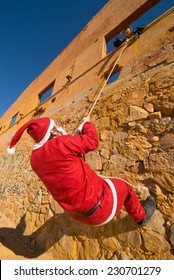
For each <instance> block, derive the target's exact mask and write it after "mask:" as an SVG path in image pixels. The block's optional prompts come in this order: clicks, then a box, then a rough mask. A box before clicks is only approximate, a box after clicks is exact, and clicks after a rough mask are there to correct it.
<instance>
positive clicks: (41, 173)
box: [9, 118, 145, 225]
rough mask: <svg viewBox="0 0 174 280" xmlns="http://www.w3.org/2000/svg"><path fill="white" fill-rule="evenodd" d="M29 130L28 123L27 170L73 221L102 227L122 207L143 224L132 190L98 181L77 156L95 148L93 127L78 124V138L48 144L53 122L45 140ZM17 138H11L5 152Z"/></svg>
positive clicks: (141, 210) (115, 182) (115, 181)
mask: <svg viewBox="0 0 174 280" xmlns="http://www.w3.org/2000/svg"><path fill="white" fill-rule="evenodd" d="M40 119H46V118H40ZM40 119H38V120H40ZM48 119H49V118H48ZM31 122H32V121H31ZM35 122H37V120H35ZM29 123H30V122H29ZM31 126H32V124H31V123H30V124H29V125H28V126H24V128H25V129H26V127H28V128H27V132H28V133H29V134H30V136H32V137H33V139H35V141H36V145H35V146H34V147H33V151H32V154H31V166H32V168H33V170H34V171H35V173H36V174H37V176H38V177H39V178H40V179H41V180H42V182H43V183H44V185H45V186H46V188H47V189H48V191H49V192H50V193H51V194H52V196H53V197H54V199H55V200H56V201H57V202H58V203H59V204H60V205H61V207H62V208H63V209H64V210H65V211H68V212H69V213H70V215H71V216H72V217H73V218H74V219H76V220H78V221H80V222H83V223H85V224H89V225H103V224H106V223H108V222H109V221H110V220H112V219H113V217H114V216H115V215H117V214H118V213H119V211H120V209H121V207H122V206H123V205H124V206H125V209H126V210H127V212H128V214H129V215H131V216H132V217H133V219H134V220H135V221H136V222H138V221H141V220H143V218H144V216H145V211H144V208H143V207H142V206H141V204H140V202H139V200H138V199H137V196H136V194H135V192H134V191H133V189H132V187H131V186H129V184H128V183H127V184H126V183H125V182H123V181H121V180H119V179H106V180H104V179H102V178H101V177H99V176H98V175H97V174H96V173H95V172H94V171H93V170H92V169H91V168H90V166H89V165H88V164H87V163H86V162H85V161H84V159H83V157H82V156H81V155H82V154H86V153H88V152H89V151H93V150H95V149H96V148H97V146H98V135H97V132H96V129H95V126H94V124H93V123H91V122H85V123H82V125H81V126H80V128H79V130H80V131H81V134H80V135H77V136H72V135H62V136H57V137H55V138H53V139H51V140H48V136H49V135H50V130H51V128H53V126H54V121H53V120H51V119H50V123H47V129H46V133H45V136H43V135H42V137H39V138H38V137H35V135H34V136H33V134H34V133H33V132H32V133H31V129H30V127H31ZM24 128H23V129H22V131H23V130H24ZM35 130H36V126H35ZM17 133H18V132H17ZM20 133H21V132H20ZM20 133H19V134H20ZM43 134H44V133H43ZM18 138H19V136H17V137H16V138H15V136H14V139H12V141H11V143H10V147H9V148H10V149H9V150H11V149H12V148H13V146H14V144H16V142H17V141H18V140H17V141H16V139H18ZM40 138H41V139H40ZM92 209H93V210H92ZM91 210H92V213H91Z"/></svg>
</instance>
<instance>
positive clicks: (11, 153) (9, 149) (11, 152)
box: [7, 147, 15, 155]
mask: <svg viewBox="0 0 174 280" xmlns="http://www.w3.org/2000/svg"><path fill="white" fill-rule="evenodd" d="M7 153H8V154H9V155H14V154H15V147H12V148H10V147H8V148H7Z"/></svg>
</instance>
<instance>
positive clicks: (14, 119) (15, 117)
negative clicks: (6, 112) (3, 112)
mask: <svg viewBox="0 0 174 280" xmlns="http://www.w3.org/2000/svg"><path fill="white" fill-rule="evenodd" d="M17 117H18V113H17V114H16V115H14V116H13V118H12V120H11V123H10V126H12V125H14V124H15V122H16V119H17Z"/></svg>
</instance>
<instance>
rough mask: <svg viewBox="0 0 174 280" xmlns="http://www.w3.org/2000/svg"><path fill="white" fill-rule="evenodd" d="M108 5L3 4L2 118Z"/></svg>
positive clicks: (167, 1) (86, 1)
mask: <svg viewBox="0 0 174 280" xmlns="http://www.w3.org/2000/svg"><path fill="white" fill-rule="evenodd" d="M120 1H121V0H120ZM107 2H108V1H107V0H74V1H71V0H69V1H65V0H44V1H43V0H30V1H29V0H15V1H14V0H6V1H5V0H2V1H1V7H0V30H1V35H0V36H1V47H0V97H1V101H0V117H1V116H2V115H3V114H4V113H5V111H6V110H7V109H8V108H9V107H10V106H11V105H12V103H13V102H14V101H15V100H16V99H17V98H18V97H19V96H20V95H21V94H22V92H23V91H24V90H25V89H26V88H27V87H28V86H29V84H30V83H31V82H32V81H33V80H34V79H35V78H36V77H37V76H38V75H40V73H42V71H43V70H44V69H45V68H46V67H47V66H48V65H49V64H50V63H51V62H52V61H53V60H54V59H55V58H56V57H57V56H58V54H59V53H60V52H61V51H62V50H63V49H64V48H65V47H66V46H67V45H68V44H69V43H70V42H71V41H72V40H73V39H74V37H75V36H76V35H77V34H78V33H79V32H80V31H81V30H82V29H83V27H84V26H85V25H86V24H87V23H88V22H89V21H90V20H91V19H92V17H93V16H95V14H96V13H97V12H98V11H99V10H100V9H101V8H102V7H103V6H104V5H105V4H106V3H107ZM173 4H174V2H173V0H162V1H161V2H160V3H159V4H157V5H156V6H155V8H153V10H151V11H149V12H148V13H146V14H145V15H144V16H143V17H142V18H141V19H139V20H138V21H136V22H135V23H134V24H132V27H133V28H136V27H137V26H139V25H141V24H148V23H149V22H150V21H152V20H154V19H155V18H156V17H158V16H159V15H161V14H163V13H164V12H165V11H166V10H168V9H169V8H170V7H172V6H173Z"/></svg>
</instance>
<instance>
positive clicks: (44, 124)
mask: <svg viewBox="0 0 174 280" xmlns="http://www.w3.org/2000/svg"><path fill="white" fill-rule="evenodd" d="M54 125H55V122H54V121H53V120H52V119H50V118H48V117H44V118H39V119H32V120H31V121H29V122H27V123H26V124H24V125H23V126H22V127H21V128H19V130H18V131H17V132H16V133H15V135H14V136H13V138H12V139H11V141H10V145H9V147H8V148H7V152H8V153H9V154H11V155H13V154H14V153H15V147H14V146H15V145H16V143H17V142H18V141H19V140H20V138H21V136H22V134H23V132H24V131H25V130H27V133H28V134H29V135H30V136H31V137H32V138H33V139H34V141H35V142H36V145H35V146H34V148H33V149H37V148H40V147H41V146H42V145H43V144H45V143H46V141H47V140H48V139H49V137H50V131H51V129H52V128H53V127H54Z"/></svg>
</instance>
